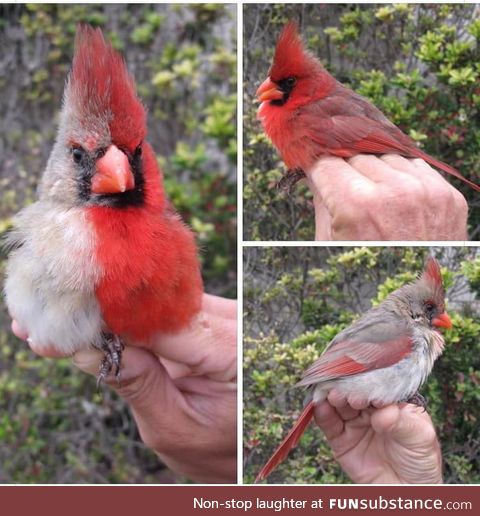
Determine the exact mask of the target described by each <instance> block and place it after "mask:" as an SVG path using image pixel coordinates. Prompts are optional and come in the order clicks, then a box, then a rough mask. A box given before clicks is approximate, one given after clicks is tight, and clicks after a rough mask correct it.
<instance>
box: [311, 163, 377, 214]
mask: <svg viewBox="0 0 480 516" xmlns="http://www.w3.org/2000/svg"><path fill="white" fill-rule="evenodd" d="M306 174H307V177H308V179H309V184H310V186H311V188H312V192H313V194H314V196H317V197H319V198H321V199H323V202H324V203H325V206H326V208H327V210H328V211H329V213H330V214H331V215H332V214H333V213H334V212H335V210H336V207H337V206H338V205H341V204H342V203H344V202H345V201H346V200H348V198H349V197H350V192H357V193H359V194H361V193H362V192H370V191H371V190H372V188H373V187H374V184H373V182H372V181H371V180H370V179H368V178H367V177H366V176H364V175H362V174H360V173H359V172H358V171H357V170H356V169H355V168H354V167H353V166H351V165H350V164H349V163H348V162H347V161H345V160H344V159H343V158H336V157H333V156H324V157H322V158H320V159H319V160H318V161H317V163H316V164H315V165H314V166H313V167H312V168H311V169H310V170H308V171H307V172H306Z"/></svg>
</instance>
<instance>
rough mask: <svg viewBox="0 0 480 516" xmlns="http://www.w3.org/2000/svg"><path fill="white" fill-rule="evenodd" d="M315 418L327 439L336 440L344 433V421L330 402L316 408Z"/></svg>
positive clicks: (320, 404)
mask: <svg viewBox="0 0 480 516" xmlns="http://www.w3.org/2000/svg"><path fill="white" fill-rule="evenodd" d="M314 417H315V422H316V423H317V425H318V426H319V427H320V428H321V429H322V432H323V433H324V434H325V437H326V438H327V439H329V440H331V439H335V438H336V437H338V436H339V435H341V433H342V432H343V428H344V425H343V420H342V418H341V417H340V416H339V415H338V413H337V411H336V410H335V408H334V407H333V406H332V405H330V403H329V402H328V401H324V402H323V403H319V404H318V405H316V406H315V411H314Z"/></svg>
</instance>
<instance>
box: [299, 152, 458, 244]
mask: <svg viewBox="0 0 480 516" xmlns="http://www.w3.org/2000/svg"><path fill="white" fill-rule="evenodd" d="M306 175H307V183H308V185H309V186H310V189H311V190H312V193H313V199H314V206H315V239H316V240H465V239H466V238H467V229H466V228H467V213H468V206H467V202H466V201H465V198H464V197H463V195H462V194H461V193H460V192H459V191H458V190H456V189H455V188H454V187H453V186H451V185H450V183H448V182H447V181H446V180H445V179H444V178H443V177H442V176H441V175H440V174H439V173H438V172H437V171H435V170H434V169H433V168H432V167H430V165H428V164H427V163H426V162H425V161H423V160H422V159H406V158H403V157H401V156H398V155H395V154H386V155H384V156H381V157H378V156H374V155H369V154H359V155H357V156H354V157H353V158H350V159H348V160H344V159H342V158H336V157H332V156H325V157H323V158H321V159H319V160H318V161H317V163H316V165H315V166H314V167H313V168H312V169H311V170H309V171H306Z"/></svg>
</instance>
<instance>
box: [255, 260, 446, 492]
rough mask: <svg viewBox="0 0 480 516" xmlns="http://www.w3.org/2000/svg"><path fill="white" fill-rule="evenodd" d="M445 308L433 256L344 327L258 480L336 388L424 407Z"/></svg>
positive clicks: (311, 372) (308, 380)
mask: <svg viewBox="0 0 480 516" xmlns="http://www.w3.org/2000/svg"><path fill="white" fill-rule="evenodd" d="M451 327H452V322H451V320H450V317H449V316H448V314H447V313H446V312H445V290H444V288H443V284H442V276H441V272H440V266H439V264H438V262H437V261H436V260H435V259H434V258H428V259H427V261H426V264H425V269H424V271H423V273H422V275H421V276H420V277H419V278H418V279H417V280H416V281H415V282H413V283H408V284H406V285H404V286H403V287H401V288H399V289H398V290H396V291H395V292H393V293H391V294H390V295H389V296H388V297H387V298H386V299H385V300H384V301H383V302H382V303H381V304H379V305H378V306H376V307H374V308H372V309H370V310H369V311H368V312H366V313H365V314H364V315H363V316H362V317H361V318H360V319H358V320H357V321H356V322H354V323H353V324H352V325H351V326H349V327H348V328H346V329H345V330H343V331H341V332H340V333H339V334H338V335H336V336H335V338H334V339H333V340H332V342H330V344H329V345H328V346H327V348H326V349H325V351H324V352H323V354H322V355H321V356H320V358H319V359H318V360H317V361H316V362H314V363H313V364H312V365H311V366H310V367H309V368H308V369H307V370H306V371H305V373H304V374H303V377H302V380H301V381H300V382H299V383H298V384H297V385H298V386H301V387H306V388H307V389H308V396H307V400H308V402H307V404H306V405H305V408H304V410H303V412H302V414H301V415H300V417H299V419H298V420H297V422H296V423H295V425H294V427H293V428H292V429H291V430H290V432H289V433H288V434H287V436H286V437H285V439H284V440H283V441H282V443H281V444H280V446H279V447H278V448H277V450H276V451H275V453H274V454H273V455H272V457H271V458H270V459H269V460H268V462H267V463H266V464H265V466H264V467H263V468H262V470H261V471H260V473H259V474H258V476H257V478H256V482H259V481H261V480H263V479H264V478H266V477H267V476H268V475H269V474H270V473H271V472H272V471H273V470H274V469H275V468H276V467H277V466H278V464H280V463H281V462H282V461H283V460H284V459H285V458H286V457H287V455H288V453H289V451H290V450H291V449H292V448H294V447H295V446H296V445H297V443H298V441H299V439H300V437H301V436H302V434H303V432H304V431H305V429H306V428H307V426H308V424H309V423H310V420H311V419H312V417H313V412H314V408H315V405H316V404H318V403H321V402H322V401H324V400H325V399H326V398H327V396H328V393H329V392H330V390H331V389H335V390H337V391H338V393H340V394H341V395H344V396H346V397H348V396H355V397H356V398H357V399H361V400H364V401H365V402H367V403H374V404H381V405H388V404H391V403H397V402H403V401H405V402H409V403H414V404H417V405H421V406H423V407H425V400H424V399H423V397H422V396H421V395H420V394H418V389H419V388H420V386H421V385H422V384H423V382H424V381H425V380H426V378H427V377H428V375H429V374H430V371H431V370H432V367H433V363H434V362H435V360H436V359H437V358H438V357H439V356H440V355H441V353H442V351H443V347H444V344H445V342H444V339H443V336H442V334H441V333H440V331H439V328H451Z"/></svg>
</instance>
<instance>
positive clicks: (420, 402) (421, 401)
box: [405, 392, 427, 412]
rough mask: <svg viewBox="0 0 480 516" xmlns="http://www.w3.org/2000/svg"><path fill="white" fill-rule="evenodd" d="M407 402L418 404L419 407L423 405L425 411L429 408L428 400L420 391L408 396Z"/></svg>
mask: <svg viewBox="0 0 480 516" xmlns="http://www.w3.org/2000/svg"><path fill="white" fill-rule="evenodd" d="M405 402H406V403H411V404H412V405H416V406H417V407H422V408H423V411H424V412H425V411H426V410H427V400H426V399H425V398H424V397H423V396H422V395H421V394H420V393H419V392H416V393H415V394H414V395H413V396H410V397H409V398H407V399H406V400H405Z"/></svg>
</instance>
